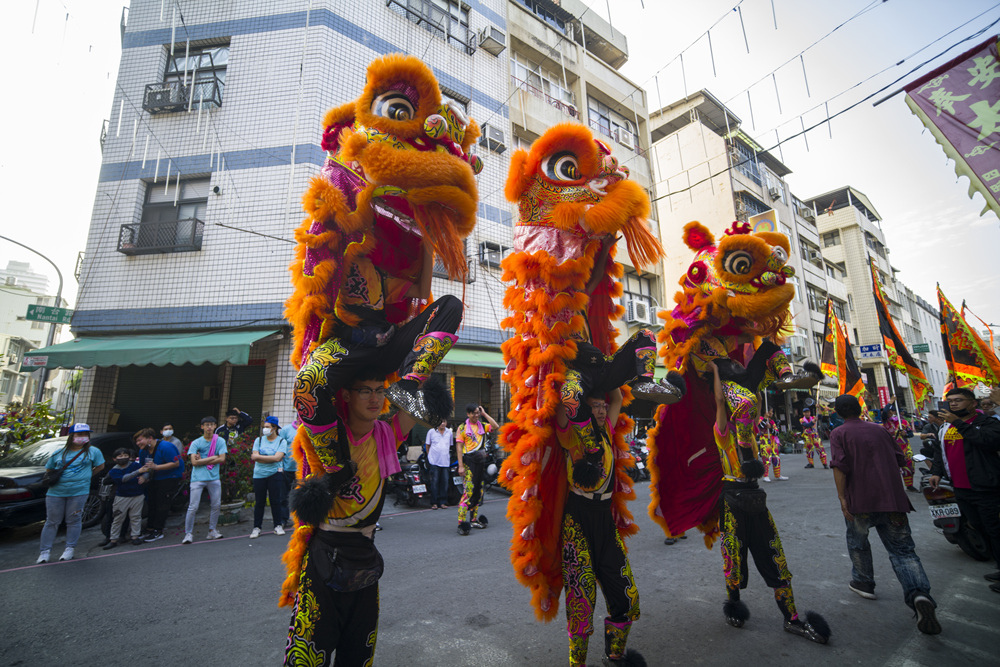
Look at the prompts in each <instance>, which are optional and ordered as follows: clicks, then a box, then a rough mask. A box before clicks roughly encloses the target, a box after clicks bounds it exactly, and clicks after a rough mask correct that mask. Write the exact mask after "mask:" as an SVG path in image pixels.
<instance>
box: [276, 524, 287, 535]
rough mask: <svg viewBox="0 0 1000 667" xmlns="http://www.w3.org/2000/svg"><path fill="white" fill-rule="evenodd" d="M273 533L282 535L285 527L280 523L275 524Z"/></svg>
mask: <svg viewBox="0 0 1000 667" xmlns="http://www.w3.org/2000/svg"><path fill="white" fill-rule="evenodd" d="M274 534H275V535H284V534H285V529H284V528H282V526H281V524H278V525H277V526H275V527H274Z"/></svg>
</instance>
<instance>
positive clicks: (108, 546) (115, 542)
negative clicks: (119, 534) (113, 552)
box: [104, 540, 118, 551]
mask: <svg viewBox="0 0 1000 667" xmlns="http://www.w3.org/2000/svg"><path fill="white" fill-rule="evenodd" d="M117 546H118V540H109V541H108V543H107V544H105V545H104V550H105V551H107V550H108V549H114V548H115V547H117Z"/></svg>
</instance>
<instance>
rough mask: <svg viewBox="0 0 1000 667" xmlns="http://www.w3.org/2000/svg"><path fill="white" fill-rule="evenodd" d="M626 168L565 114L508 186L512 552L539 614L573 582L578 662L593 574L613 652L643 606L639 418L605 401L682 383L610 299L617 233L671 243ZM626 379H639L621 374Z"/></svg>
mask: <svg viewBox="0 0 1000 667" xmlns="http://www.w3.org/2000/svg"><path fill="white" fill-rule="evenodd" d="M627 178H628V170H627V169H625V168H624V167H621V166H619V164H618V161H617V160H616V159H615V158H614V157H612V156H611V151H610V149H609V148H608V147H607V146H606V145H605V144H603V143H601V142H600V141H596V140H595V139H594V138H593V135H592V134H591V133H590V130H588V129H587V128H586V127H584V126H583V125H579V124H562V125H557V126H555V127H553V128H551V129H550V130H549V131H548V132H546V133H545V134H544V135H543V136H542V137H541V138H540V139H538V140H537V141H536V142H535V143H534V144H533V145H532V146H531V150H530V151H523V150H520V151H518V152H516V153H515V154H514V156H513V158H512V160H511V166H510V172H509V175H508V178H507V186H506V195H507V199H509V200H510V201H512V202H516V203H517V204H518V207H519V213H520V215H519V220H518V222H517V225H516V226H515V229H514V251H513V252H512V253H511V254H510V255H509V256H508V257H506V258H505V259H504V261H503V263H502V267H503V269H504V275H503V279H504V281H507V282H512V283H513V284H512V285H510V287H508V289H507V293H506V296H505V297H504V305H505V306H506V307H507V309H508V310H509V311H510V312H511V315H510V316H509V317H507V318H506V319H505V320H504V322H503V326H504V328H511V329H513V330H514V335H513V337H512V338H510V339H509V340H507V341H506V342H504V344H503V346H502V349H503V353H504V360H505V361H506V362H507V368H506V371H505V378H504V379H505V380H506V381H507V382H508V383H509V384H510V385H511V389H512V402H511V412H510V413H509V417H510V419H511V422H508V423H507V424H505V425H504V426H503V428H502V430H501V439H502V441H503V442H504V443H505V446H506V449H507V450H508V451H510V452H511V453H510V455H509V456H508V457H507V460H506V461H505V463H504V465H503V468H502V469H501V473H500V479H501V482H502V483H503V484H504V485H505V486H507V487H508V488H509V489H510V490H511V491H512V495H511V499H510V501H509V503H508V506H507V517H508V518H509V519H510V521H511V522H512V523H513V524H514V534H513V539H512V542H511V562H512V563H513V566H514V572H515V574H516V576H517V578H518V580H519V581H520V582H521V583H522V584H524V585H525V586H527V587H528V588H529V589H531V603H532V605H533V606H534V608H535V614H536V616H538V618H540V619H541V620H545V621H548V620H551V619H552V618H553V617H554V616H555V615H556V613H557V611H558V609H559V596H560V593H561V591H562V589H563V588H564V587H565V588H566V595H567V603H566V607H567V618H568V621H569V635H570V662H571V663H572V664H582V663H583V662H584V661H585V660H586V653H587V644H588V640H589V637H590V634H591V633H592V631H593V628H592V615H593V606H594V602H595V596H596V584H597V583H600V584H601V586H602V590H603V591H604V593H605V597H606V598H607V600H608V605H609V618H608V619H606V621H605V652H606V654H607V655H608V656H609V658H611V659H612V660H623V659H624V653H625V641H626V639H627V636H628V630H629V627H630V625H631V622H632V620H634V619H635V618H638V613H639V605H638V593H637V592H636V590H635V584H634V581H632V576H631V569H630V567H629V566H628V560H627V557H626V556H625V548H624V544H623V543H622V540H621V537H622V536H629V535H632V534H634V533H635V532H636V531H637V530H638V527H637V526H636V525H635V524H634V523H633V521H632V515H631V513H630V512H629V510H628V508H627V506H626V501H628V500H631V499H633V498H634V497H635V493H634V492H633V490H632V488H631V480H630V479H629V477H628V475H627V474H626V473H625V467H626V466H627V465H628V463H629V462H630V460H631V457H630V455H629V449H628V447H627V446H626V444H625V441H624V435H625V434H626V433H628V432H629V431H630V429H631V428H632V420H631V419H629V418H628V417H626V416H621V417H620V418H615V422H614V423H611V421H609V420H608V417H607V416H605V413H604V412H603V410H604V409H606V408H608V406H607V404H606V402H605V401H606V399H609V400H610V403H611V404H612V405H611V407H610V408H609V409H608V414H609V415H615V414H617V413H618V411H619V408H620V406H621V404H622V403H623V402H627V401H629V400H631V398H632V395H633V391H634V393H635V394H638V395H642V396H643V397H647V398H650V399H651V400H659V401H666V400H677V398H678V397H679V393H680V390H679V389H678V388H677V387H674V386H673V385H670V384H667V385H662V384H657V383H655V382H653V363H654V362H655V349H656V348H655V342H654V341H653V338H652V334H651V333H650V332H648V331H642V332H639V333H637V334H635V335H634V336H633V337H632V338H630V339H629V341H628V343H626V345H625V346H623V347H622V348H621V350H618V346H617V345H616V344H615V337H616V335H617V331H616V329H615V327H614V325H613V320H614V319H617V318H618V317H620V316H621V315H622V313H623V312H624V309H623V308H622V307H621V306H618V305H615V303H614V302H613V301H612V299H613V298H615V297H618V296H620V295H621V294H622V287H621V284H620V283H619V282H618V279H619V278H620V277H621V276H622V273H623V270H622V267H621V265H620V264H618V263H616V262H615V261H614V253H615V247H614V241H615V240H616V236H617V235H618V234H621V235H623V236H624V237H625V242H626V246H627V248H628V251H629V255H630V257H631V258H632V261H633V263H634V264H635V265H636V266H637V267H642V266H646V265H648V264H650V263H652V262H654V261H656V260H657V259H659V257H660V256H661V255H662V252H663V250H662V248H661V247H660V244H659V242H658V241H657V240H656V239H655V238H654V237H653V236H652V235H651V234H650V233H649V230H648V228H647V227H646V224H645V221H644V218H645V217H646V216H647V215H648V213H649V200H648V198H647V197H646V194H645V192H644V191H643V190H642V188H640V187H639V186H638V185H636V184H635V183H633V182H632V181H629V180H627ZM616 350H618V352H617V354H615V352H616ZM612 355H613V356H612ZM630 381H631V382H632V387H631V389H630V387H629V386H623V385H626V383H627V382H630ZM560 424H561V425H562V426H560ZM595 533H596V535H595ZM588 538H589V540H591V541H593V540H599V541H600V542H601V544H599V545H590V546H592V547H598V546H601V547H603V546H605V545H607V546H608V548H607V549H602V551H607V552H608V553H609V554H610V553H611V552H614V556H613V557H612V556H609V557H611V558H614V559H616V560H615V567H616V568H617V569H616V571H619V572H621V573H622V574H621V576H620V577H616V578H614V579H615V580H614V581H610V580H605V579H606V577H604V576H602V575H600V574H598V575H597V576H596V577H595V572H596V571H597V570H598V565H605V563H603V562H602V563H598V562H593V563H591V561H590V560H589V559H590V556H591V552H593V550H592V549H589V548H588V544H587V542H588ZM593 553H597V552H593ZM608 569H614V568H608ZM630 653H632V652H631V651H630ZM614 664H619V663H618V662H614ZM621 664H626V663H625V662H622V663H621Z"/></svg>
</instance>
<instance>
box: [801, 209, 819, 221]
mask: <svg viewBox="0 0 1000 667" xmlns="http://www.w3.org/2000/svg"><path fill="white" fill-rule="evenodd" d="M802 217H803V218H805V219H806V220H808V221H809V222H816V214H815V213H813V210H812V209H811V208H804V209H802Z"/></svg>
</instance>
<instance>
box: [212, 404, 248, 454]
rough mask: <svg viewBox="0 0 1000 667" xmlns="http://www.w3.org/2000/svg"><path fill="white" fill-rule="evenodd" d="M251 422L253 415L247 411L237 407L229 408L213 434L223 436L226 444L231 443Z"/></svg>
mask: <svg viewBox="0 0 1000 667" xmlns="http://www.w3.org/2000/svg"><path fill="white" fill-rule="evenodd" d="M252 423H253V417H251V416H250V415H248V414H247V413H245V412H242V411H241V410H240V409H239V408H229V412H227V413H226V418H225V421H223V423H222V426H220V427H219V428H217V429H215V434H216V435H218V436H220V437H222V438H225V439H226V444H227V445H231V444H233V439H234V438H237V437H239V436H241V435H243V431H245V430H247V428H248V427H249V426H250V424H252Z"/></svg>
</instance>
